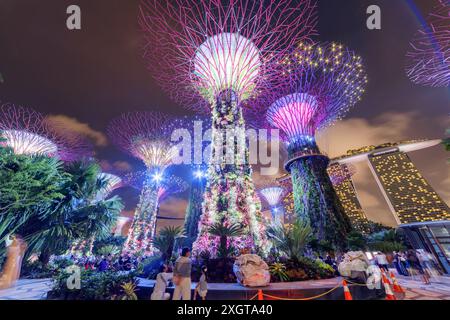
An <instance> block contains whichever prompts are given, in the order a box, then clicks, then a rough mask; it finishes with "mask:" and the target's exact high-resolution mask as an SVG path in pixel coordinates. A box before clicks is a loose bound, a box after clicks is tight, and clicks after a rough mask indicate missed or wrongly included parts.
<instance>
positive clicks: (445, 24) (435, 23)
mask: <svg viewBox="0 0 450 320" xmlns="http://www.w3.org/2000/svg"><path fill="white" fill-rule="evenodd" d="M406 58H407V64H406V73H407V75H408V77H409V78H410V79H411V81H412V82H414V83H416V84H419V85H424V86H429V87H449V85H450V1H449V0H440V1H439V4H438V5H437V6H436V8H434V12H433V13H431V14H430V15H429V17H428V21H427V22H426V23H424V25H423V28H422V29H421V30H419V31H418V33H417V34H416V36H415V37H414V39H413V40H412V42H411V48H410V50H409V51H408V53H407V55H406Z"/></svg>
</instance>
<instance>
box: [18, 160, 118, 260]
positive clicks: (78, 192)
mask: <svg viewBox="0 0 450 320" xmlns="http://www.w3.org/2000/svg"><path fill="white" fill-rule="evenodd" d="M65 171H66V173H68V174H69V175H70V179H69V181H68V182H67V183H66V184H65V185H63V187H62V190H61V193H62V194H63V195H64V198H63V200H62V201H59V202H58V203H55V210H54V212H53V213H52V214H49V215H46V216H44V217H40V216H34V217H33V218H32V219H31V220H30V222H29V223H27V225H26V226H24V227H23V228H21V229H20V230H19V232H18V233H19V234H21V235H22V236H23V237H24V239H25V241H27V242H28V245H29V250H28V253H29V254H30V253H33V252H39V253H40V260H41V262H43V263H47V262H48V259H49V257H50V255H51V254H61V253H63V252H65V251H66V250H67V249H68V248H69V247H70V245H71V244H72V243H73V241H74V240H77V239H92V238H93V237H96V238H98V239H102V238H105V237H107V236H108V235H109V234H110V231H111V228H112V227H113V226H114V224H115V223H116V220H117V217H118V216H119V213H120V212H121V211H122V209H123V204H122V201H121V199H120V198H119V197H117V196H115V197H112V198H110V199H103V200H100V201H96V202H94V201H92V199H94V197H95V195H96V194H97V192H98V191H99V190H100V189H101V188H102V187H103V184H102V183H101V182H99V181H98V178H97V177H98V176H99V172H100V167H99V166H98V165H97V164H96V163H93V162H84V161H81V162H76V163H73V164H70V165H68V166H67V167H66V168H65Z"/></svg>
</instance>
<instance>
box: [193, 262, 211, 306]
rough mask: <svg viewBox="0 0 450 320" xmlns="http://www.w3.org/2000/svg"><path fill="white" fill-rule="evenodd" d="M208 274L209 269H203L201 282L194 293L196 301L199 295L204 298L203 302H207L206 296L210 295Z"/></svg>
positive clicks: (204, 267)
mask: <svg viewBox="0 0 450 320" xmlns="http://www.w3.org/2000/svg"><path fill="white" fill-rule="evenodd" d="M207 272H208V269H207V268H206V266H203V267H202V275H201V276H200V280H199V282H198V283H197V286H196V287H195V291H194V300H197V293H198V295H199V296H200V298H202V300H206V294H207V293H208V282H207V276H206V273H207Z"/></svg>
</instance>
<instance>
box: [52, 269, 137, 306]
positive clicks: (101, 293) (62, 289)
mask: <svg viewBox="0 0 450 320" xmlns="http://www.w3.org/2000/svg"><path fill="white" fill-rule="evenodd" d="M80 271H81V274H80V279H81V288H80V289H74V290H70V289H68V287H67V280H68V278H69V277H70V276H71V275H72V274H70V273H68V272H66V270H61V271H60V272H59V273H58V274H57V275H56V276H55V277H54V280H55V281H54V287H53V290H52V291H51V294H50V296H51V297H52V298H56V299H64V300H111V299H117V297H123V295H124V294H125V295H126V294H127V293H126V292H125V291H124V290H125V289H126V290H128V291H127V292H128V293H129V290H130V287H129V286H125V287H124V285H125V284H127V283H130V282H131V283H135V282H134V278H135V273H134V272H129V273H126V272H114V271H106V272H97V271H93V270H84V269H81V270H80ZM134 288H135V287H134Z"/></svg>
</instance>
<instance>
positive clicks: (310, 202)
mask: <svg viewBox="0 0 450 320" xmlns="http://www.w3.org/2000/svg"><path fill="white" fill-rule="evenodd" d="M277 66H278V76H277V77H274V78H273V84H272V86H273V90H266V92H265V93H264V94H263V95H261V97H260V98H259V99H257V100H256V101H255V102H254V103H252V106H251V107H253V108H255V109H258V110H260V112H263V111H264V110H265V109H267V108H268V109H267V121H268V123H269V124H270V125H271V126H273V127H275V128H278V129H280V131H281V132H280V136H281V137H282V139H283V140H284V141H285V142H286V144H287V150H288V161H287V163H286V165H285V167H286V170H288V171H289V172H290V173H291V177H292V185H293V194H294V211H295V213H296V215H297V217H299V218H302V219H307V220H309V221H310V223H311V226H312V227H313V229H314V230H315V233H316V236H317V238H318V239H319V240H325V241H329V242H330V243H333V244H335V245H336V247H338V248H339V247H340V248H342V247H343V246H344V245H345V236H346V234H347V232H348V230H349V223H348V219H347V217H346V216H345V213H344V212H343V209H342V206H341V205H340V203H339V200H338V199H337V196H336V193H335V192H334V190H333V186H332V184H331V181H330V178H329V177H328V174H327V171H326V170H327V166H328V163H329V159H328V157H326V156H325V155H323V154H322V153H321V152H320V150H319V148H318V147H317V144H316V141H315V134H316V131H317V130H319V129H321V128H324V127H326V126H328V125H330V124H332V123H333V122H334V121H336V120H337V119H340V118H341V117H342V116H343V115H344V114H345V112H346V111H347V110H348V109H349V108H350V107H352V106H353V105H355V104H356V103H357V102H358V101H359V100H360V98H361V95H362V94H363V92H364V88H365V85H366V83H367V77H366V74H365V71H364V67H363V65H362V59H361V57H359V56H357V55H356V54H354V53H353V52H351V51H349V50H348V49H346V48H344V47H343V46H342V45H339V44H335V43H324V44H318V45H309V44H305V43H299V44H298V45H297V46H296V47H295V49H293V50H292V52H290V53H289V54H287V55H285V56H284V57H283V58H282V59H280V60H279V61H278V62H277Z"/></svg>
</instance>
